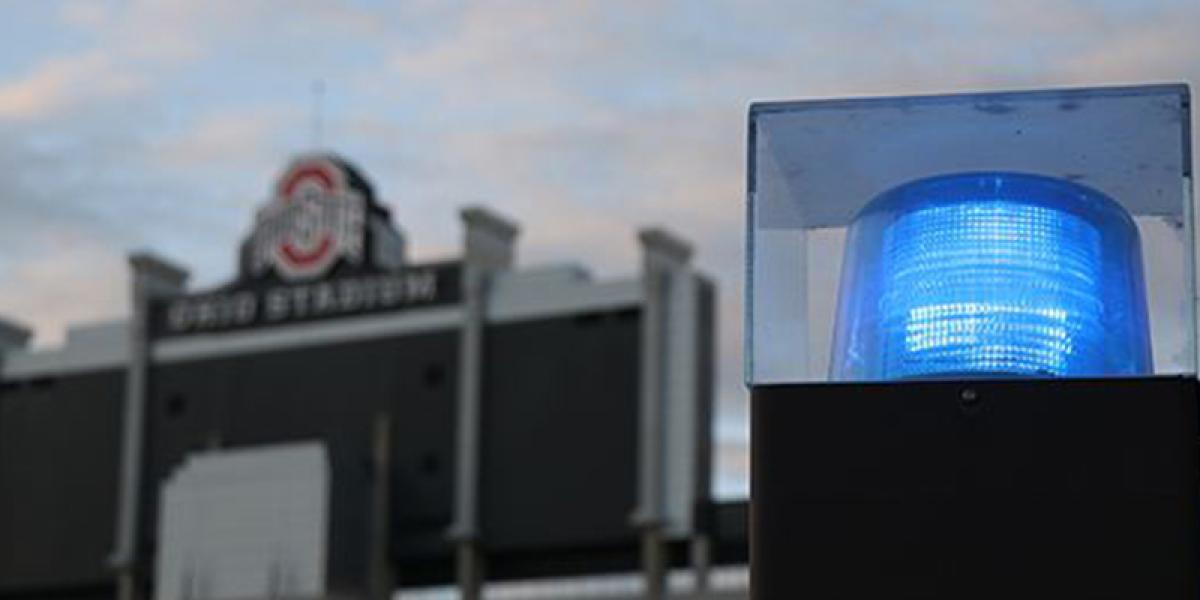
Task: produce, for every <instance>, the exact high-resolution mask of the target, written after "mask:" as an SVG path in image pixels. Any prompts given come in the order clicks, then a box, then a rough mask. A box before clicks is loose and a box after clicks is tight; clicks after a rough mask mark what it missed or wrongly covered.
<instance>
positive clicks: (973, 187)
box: [831, 172, 1153, 380]
mask: <svg viewBox="0 0 1200 600" xmlns="http://www.w3.org/2000/svg"><path fill="white" fill-rule="evenodd" d="M847 235H848V237H847V239H846V254H845V258H844V262H843V268H842V281H841V288H840V290H839V296H838V312H837V319H836V324H835V330H834V348H833V355H832V358H833V360H832V363H831V376H832V378H833V379H837V380H880V379H907V378H941V377H959V378H961V377H1009V376H1019V377H1070V376H1075V377H1078V376H1110V375H1135V374H1148V373H1151V372H1152V371H1153V369H1152V365H1151V354H1150V336H1149V328H1148V318H1147V310H1146V292H1145V283H1144V277H1143V274H1142V258H1141V244H1140V240H1139V237H1138V231H1137V228H1136V226H1135V224H1134V222H1133V220H1132V219H1131V217H1130V216H1129V214H1128V213H1127V212H1126V211H1125V210H1124V209H1123V208H1122V207H1121V206H1120V205H1119V204H1118V203H1117V202H1115V201H1113V200H1112V199H1111V198H1109V197H1108V196H1106V195H1104V194H1103V193H1101V192H1099V191H1097V190H1094V189H1091V188H1088V187H1085V186H1083V185H1079V184H1077V183H1073V182H1071V181H1067V180H1064V179H1055V178H1051V177H1045V176H1040V175H1031V174H1024V173H1008V172H977V173H958V174H952V175H942V176H937V177H931V178H927V179H920V180H917V181H912V182H909V183H906V184H903V185H900V186H898V187H895V188H892V189H891V190H888V191H886V192H884V193H883V194H881V195H879V196H877V197H876V198H875V199H874V200H872V201H871V202H870V203H869V204H868V205H867V206H866V207H864V208H863V210H862V211H861V212H859V213H858V216H857V217H856V218H855V219H854V221H853V223H852V224H851V226H850V230H849V232H848V234H847Z"/></svg>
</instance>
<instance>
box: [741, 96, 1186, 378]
mask: <svg viewBox="0 0 1200 600" xmlns="http://www.w3.org/2000/svg"><path fill="white" fill-rule="evenodd" d="M748 117H749V119H748V128H747V134H748V137H747V150H748V155H747V159H748V160H747V165H746V166H747V181H746V183H747V187H746V198H747V222H746V295H745V311H746V313H745V316H746V320H745V331H744V335H745V338H744V339H745V359H746V363H745V364H746V381H747V383H748V384H750V385H767V384H790V383H816V382H829V381H837V382H858V381H864V382H865V381H874V382H888V381H890V382H896V381H908V380H914V379H927V378H943V377H964V378H972V377H1035V378H1037V377H1055V378H1071V377H1097V376H1100V377H1107V376H1113V377H1123V376H1143V375H1189V376H1191V375H1194V374H1196V373H1197V368H1196V365H1197V351H1196V348H1197V344H1196V341H1197V329H1196V327H1197V320H1196V308H1197V293H1196V292H1197V290H1196V266H1195V240H1194V233H1193V232H1194V225H1195V215H1194V210H1193V204H1192V173H1193V172H1194V171H1195V168H1196V162H1195V161H1194V159H1193V156H1192V151H1191V140H1192V135H1193V132H1194V127H1193V126H1192V119H1191V99H1190V91H1189V90H1188V87H1187V85H1184V84H1155V85H1139V86H1125V87H1101V88H1079V89H1048V90H1032V91H1016V92H1008V91H1002V92H982V93H967V94H943V95H932V96H895V97H871V98H834V99H815V100H799V101H780V102H762V103H755V104H752V105H751V106H750V110H749V114H748Z"/></svg>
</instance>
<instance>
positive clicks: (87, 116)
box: [0, 0, 1200, 495]
mask: <svg viewBox="0 0 1200 600" xmlns="http://www.w3.org/2000/svg"><path fill="white" fill-rule="evenodd" d="M0 22H2V23H3V24H2V25H0V32H2V33H3V35H2V39H3V40H4V42H3V44H4V48H3V52H0V173H3V178H0V315H2V316H5V317H9V318H14V319H16V320H19V321H21V322H23V323H25V324H27V325H29V326H31V327H33V328H34V329H35V330H36V336H37V337H36V343H37V344H39V345H53V344H56V343H58V342H59V341H61V339H62V336H63V333H64V331H65V327H66V325H67V324H70V323H79V322H84V321H89V320H97V319H107V318H116V317H121V316H124V315H125V312H126V311H127V306H128V302H127V293H128V290H127V288H128V278H127V267H126V263H125V255H126V254H127V253H128V252H129V251H130V250H132V249H137V248H149V249H153V250H154V251H156V252H158V253H160V254H162V255H164V256H166V257H169V258H172V259H174V260H176V261H179V262H181V263H183V264H186V265H187V266H188V267H189V268H190V269H191V272H192V277H193V279H192V282H193V285H194V286H197V287H205V286H210V285H214V284H217V283H220V282H222V281H224V280H226V279H228V278H230V277H231V276H232V275H233V272H234V267H235V258H236V257H235V252H236V248H237V244H238V242H239V241H240V239H241V238H242V236H243V235H244V234H245V233H246V231H247V229H248V227H249V225H250V222H251V219H252V215H253V211H254V208H255V207H256V206H257V205H259V204H260V203H262V202H263V201H264V200H265V199H266V198H267V196H268V194H269V191H270V186H271V184H272V182H273V179H274V177H275V176H276V174H277V173H278V171H279V169H281V168H282V167H283V166H284V163H285V162H286V160H287V158H288V156H289V155H291V154H294V153H297V152H303V151H308V150H312V149H313V146H314V138H313V133H312V131H313V127H312V118H313V113H314V110H313V94H312V92H311V89H312V87H313V82H315V81H323V82H324V87H325V90H326V91H325V94H324V102H323V105H324V108H323V111H322V114H323V123H324V126H323V131H324V135H323V138H322V141H323V143H322V144H321V146H322V147H323V148H324V149H329V150H333V151H335V152H338V153H340V154H342V155H344V156H346V157H347V158H349V159H350V160H351V161H353V162H355V163H357V164H358V165H360V166H361V167H362V168H363V170H364V171H365V172H366V173H367V174H368V176H369V177H370V178H371V179H372V180H373V181H374V183H375V185H376V189H377V191H378V192H379V194H380V196H381V198H382V200H383V201H384V202H385V203H386V204H388V205H389V206H390V207H391V208H392V210H393V215H394V218H395V219H396V221H397V222H398V223H399V224H400V226H401V227H402V228H403V229H404V230H405V232H406V233H407V234H408V237H409V240H410V243H411V246H410V249H411V251H412V253H413V254H414V257H415V258H416V259H417V260H423V259H428V258H436V257H446V256H448V255H450V254H452V253H453V252H454V251H455V250H456V249H457V247H458V243H459V236H460V233H461V232H460V227H459V223H458V217H457V209H458V208H459V207H461V206H463V205H466V204H484V205H487V206H489V207H491V208H493V209H495V210H497V211H500V212H502V213H505V214H507V215H509V216H511V217H513V218H514V219H516V220H517V221H519V222H520V223H521V224H522V226H523V232H522V236H521V240H520V246H519V261H520V263H521V264H522V265H534V264H544V263H550V262H562V261H572V260H577V261H579V262H581V263H583V264H585V265H586V266H588V267H590V268H591V269H592V271H593V273H594V274H595V275H596V276H598V277H605V276H620V275H630V274H633V273H635V272H636V270H637V269H638V254H637V252H638V246H637V244H636V242H635V233H636V230H637V229H638V228H639V227H642V226H647V225H664V226H667V227H669V228H670V229H672V230H674V231H676V232H678V233H679V234H681V235H683V236H684V237H686V238H689V239H690V240H692V241H693V242H694V243H695V246H696V250H697V253H696V262H697V264H698V265H699V267H700V268H701V269H703V270H704V271H706V272H708V273H711V274H712V275H713V276H715V278H716V279H717V281H718V283H719V285H720V289H721V296H720V302H721V304H720V306H721V314H720V319H721V322H720V336H721V337H720V373H719V375H718V379H719V385H720V389H719V398H720V410H719V415H720V418H719V421H718V425H717V430H718V433H719V435H720V439H721V440H722V446H721V451H720V460H719V464H720V468H719V474H720V477H719V485H718V491H719V492H720V493H722V494H725V495H729V494H733V495H739V494H744V493H745V490H746V489H747V486H746V478H745V470H746V466H747V464H748V461H747V460H746V452H745V441H746V438H747V431H746V429H747V428H746V413H747V410H746V406H745V393H744V391H743V388H742V383H741V382H742V376H741V355H742V352H741V329H742V327H741V311H742V301H741V289H742V273H741V269H742V261H743V251H742V247H743V241H742V239H743V236H742V231H743V226H744V223H743V203H744V195H743V189H744V178H745V172H744V164H745V141H744V140H745V121H746V107H747V104H748V103H749V102H750V101H752V100H759V99H782V98H813V97H830V96H847V95H879V94H907V93H937V92H947V91H964V90H986V89H1001V88H1017V89H1019V88H1032V87H1043V86H1076V85H1101V84H1104V85H1107V84H1122V83H1141V82H1161V81H1192V82H1195V81H1200V0H1174V1H1170V0H1167V1H1133V0H1128V1H1125V2H1117V1H1111V0H1110V1H1085V0H1074V1H1069V0H1068V1H1058V2H1052V1H1047V0H1004V1H993V2H969V1H961V2H958V1H955V2H950V1H947V2H940V3H939V2H930V1H925V2H919V1H864V2H848V1H846V2H837V1H824V2H821V1H812V0H809V1H797V2H788V3H782V2H781V3H769V2H758V1H737V2H733V1H730V2H702V1H682V0H681V1H677V2H671V1H652V0H641V1H628V2H619V1H605V2H575V1H547V2H533V1H526V2H506V1H488V2H477V3H463V2H451V1H446V0H417V1H412V2H352V3H333V2H315V1H308V0H289V1H286V2H285V1H265V2H251V1H236V2H235V1H228V2H225V1H217V2H200V1H193V2H177V1H162V2H150V1H133V2H89V1H77V2H61V3H59V2H29V3H10V4H7V5H6V8H5V10H4V14H3V18H2V19H0Z"/></svg>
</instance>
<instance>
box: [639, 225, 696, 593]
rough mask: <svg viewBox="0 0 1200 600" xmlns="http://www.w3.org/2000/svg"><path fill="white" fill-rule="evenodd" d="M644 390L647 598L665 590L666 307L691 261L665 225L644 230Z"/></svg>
mask: <svg viewBox="0 0 1200 600" xmlns="http://www.w3.org/2000/svg"><path fill="white" fill-rule="evenodd" d="M638 239H639V241H640V242H641V246H642V286H643V296H644V298H643V302H644V304H643V308H642V333H641V338H642V342H641V389H640V390H639V396H640V398H639V403H640V412H639V427H638V503H637V508H636V510H635V511H634V515H633V523H634V526H635V527H637V528H639V529H640V530H641V537H642V570H643V573H644V575H645V579H646V598H648V599H649V600H662V599H663V598H665V597H666V593H667V589H666V585H667V567H668V556H667V539H666V535H665V526H666V514H665V511H664V508H665V507H664V500H665V489H664V481H665V475H666V472H665V461H666V447H665V442H666V425H667V424H666V422H665V421H666V419H665V410H666V403H667V392H668V385H669V382H668V376H667V375H668V373H667V370H668V368H669V364H670V362H669V358H670V357H669V356H668V353H669V352H668V350H669V340H668V333H669V327H668V319H669V314H668V306H669V303H670V294H671V287H672V285H674V284H676V278H677V277H678V274H679V273H680V272H681V271H683V270H685V268H686V266H687V264H688V261H689V260H690V259H691V255H692V249H691V246H690V245H689V244H688V243H687V242H684V241H683V240H681V239H679V238H678V237H675V236H674V235H672V234H670V233H668V232H666V231H663V230H661V229H647V230H643V231H642V232H641V233H640V234H639V235H638Z"/></svg>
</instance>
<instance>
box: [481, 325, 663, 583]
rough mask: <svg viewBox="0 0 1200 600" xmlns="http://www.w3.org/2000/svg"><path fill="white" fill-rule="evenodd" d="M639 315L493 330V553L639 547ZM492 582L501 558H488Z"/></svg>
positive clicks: (488, 352)
mask: <svg viewBox="0 0 1200 600" xmlns="http://www.w3.org/2000/svg"><path fill="white" fill-rule="evenodd" d="M640 314H641V313H640V311H639V310H637V309H629V310H625V311H618V312H596V313H588V314H580V315H574V316H568V317H563V318H556V319H545V320H538V321H526V322H517V323H509V324H503V325H493V326H489V327H488V328H487V331H486V335H485V350H484V356H485V359H484V364H485V365H486V367H485V373H484V377H485V379H484V385H483V389H484V398H483V416H484V421H483V451H482V464H483V474H482V486H481V496H482V497H481V511H482V521H483V532H484V541H485V545H486V547H487V548H488V550H489V552H492V553H500V554H502V553H505V552H521V551H529V550H535V549H536V550H539V551H542V552H553V551H555V550H561V551H563V552H566V551H567V550H582V549H588V548H596V547H604V546H622V545H628V544H632V543H633V542H634V541H635V539H636V538H635V531H634V530H633V528H632V527H631V525H630V516H631V514H632V511H633V509H634V504H635V496H636V482H637V462H636V459H637V454H636V453H637V422H638V370H639V356H640V346H639V339H640ZM490 560H492V563H493V567H494V568H491V569H489V573H491V574H493V575H495V574H496V570H497V569H500V568H502V566H499V565H496V564H495V563H496V562H497V561H501V562H502V560H503V558H502V557H500V556H496V557H494V558H492V557H490Z"/></svg>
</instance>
